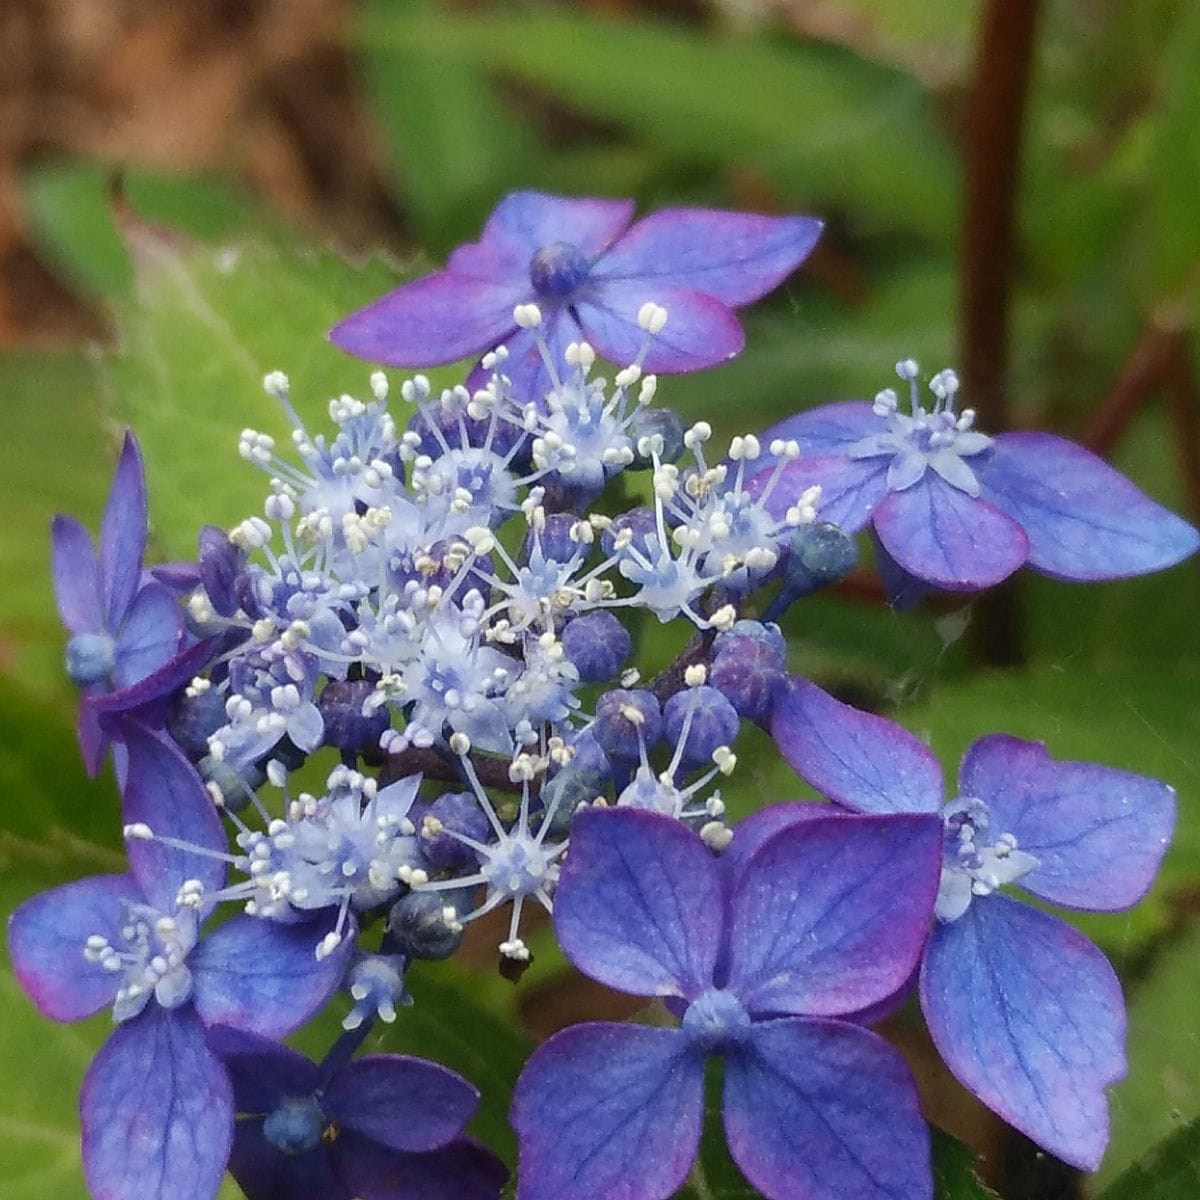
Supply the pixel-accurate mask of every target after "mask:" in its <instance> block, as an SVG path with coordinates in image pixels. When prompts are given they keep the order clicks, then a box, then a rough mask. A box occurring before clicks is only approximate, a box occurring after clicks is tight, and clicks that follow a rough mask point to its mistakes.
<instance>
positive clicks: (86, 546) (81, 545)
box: [50, 517, 106, 633]
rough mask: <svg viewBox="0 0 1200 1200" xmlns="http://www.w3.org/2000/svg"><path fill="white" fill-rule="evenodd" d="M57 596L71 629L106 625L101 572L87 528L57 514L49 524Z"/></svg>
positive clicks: (90, 630) (92, 629)
mask: <svg viewBox="0 0 1200 1200" xmlns="http://www.w3.org/2000/svg"><path fill="white" fill-rule="evenodd" d="M50 552H51V561H52V565H53V570H54V598H55V600H56V601H57V603H58V615H59V616H60V617H61V618H62V623H63V624H64V625H65V626H66V627H67V629H68V631H69V632H71V633H99V632H100V631H101V630H103V629H105V628H106V625H105V621H104V614H103V613H102V612H101V611H100V574H99V570H98V568H97V567H96V552H95V550H94V549H93V548H92V539H91V538H90V537H89V536H88V532H87V530H86V529H84V527H83V526H82V525H80V523H79V522H78V521H76V520H75V518H74V517H55V518H54V524H53V525H52V526H51V527H50Z"/></svg>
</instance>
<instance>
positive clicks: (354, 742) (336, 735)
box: [317, 679, 391, 755]
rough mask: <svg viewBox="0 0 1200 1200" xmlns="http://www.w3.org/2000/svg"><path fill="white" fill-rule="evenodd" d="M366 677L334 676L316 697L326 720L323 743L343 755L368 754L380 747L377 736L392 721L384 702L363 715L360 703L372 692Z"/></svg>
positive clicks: (384, 730) (372, 689)
mask: <svg viewBox="0 0 1200 1200" xmlns="http://www.w3.org/2000/svg"><path fill="white" fill-rule="evenodd" d="M374 692H375V685H374V684H373V683H371V682H370V681H369V680H367V679H345V680H339V679H334V680H331V681H330V682H329V683H327V684H326V685H325V689H324V691H322V692H321V695H320V697H319V698H318V699H317V710H318V711H319V712H320V714H321V716H322V717H323V718H324V720H325V745H327V746H334V747H336V748H337V749H338V750H340V751H341V752H342V753H343V754H347V755H359V754H370V753H371V752H372V751H375V750H378V749H379V739H380V738H381V737H382V736H383V735H384V733H385V732H386V730H387V728H388V726H389V725H390V724H391V717H390V713H389V712H388V709H387V706H386V705H380V706H379V707H378V708H376V709H374V710H372V712H371V715H370V716H363V704H364V703H365V702H366V701H367V700H368V699H369V698H370V697H371V696H372V695H373V694H374Z"/></svg>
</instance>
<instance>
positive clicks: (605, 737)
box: [591, 688, 663, 763]
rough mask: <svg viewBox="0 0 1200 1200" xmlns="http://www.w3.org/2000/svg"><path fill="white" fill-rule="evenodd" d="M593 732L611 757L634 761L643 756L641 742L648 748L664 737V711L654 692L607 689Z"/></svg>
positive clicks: (601, 701)
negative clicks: (612, 690)
mask: <svg viewBox="0 0 1200 1200" xmlns="http://www.w3.org/2000/svg"><path fill="white" fill-rule="evenodd" d="M591 732H592V736H593V737H594V738H595V739H596V744H597V745H598V746H599V747H600V749H601V750H603V751H604V753H605V754H606V755H607V756H608V757H609V758H610V759H614V760H615V761H617V762H623V763H635V762H637V761H638V759H639V758H640V757H641V753H640V750H639V744H641V743H644V744H645V747H646V749H647V750H649V749H650V748H651V747H652V746H654V745H656V744H657V743H658V741H659V739H660V738H661V737H662V733H663V721H662V710H661V709H660V708H659V705H658V700H657V699H656V698H655V696H654V694H653V692H646V691H641V690H638V691H625V690H624V689H623V688H618V689H617V690H616V691H614V692H605V694H604V695H603V696H601V697H600V701H599V703H598V704H597V705H596V720H595V723H594V724H593V725H592V727H591ZM639 739H640V740H639Z"/></svg>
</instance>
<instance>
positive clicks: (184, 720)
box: [167, 688, 228, 762]
mask: <svg viewBox="0 0 1200 1200" xmlns="http://www.w3.org/2000/svg"><path fill="white" fill-rule="evenodd" d="M227 720H228V718H227V717H226V715H225V696H224V693H222V692H220V691H218V690H217V689H216V688H209V689H208V690H207V691H204V692H199V693H197V694H196V695H194V696H189V695H187V693H186V692H184V693H181V694H180V695H179V696H177V697H176V699H175V701H174V702H173V703H172V705H171V708H170V711H169V712H168V713H167V732H168V733H169V734H170V735H171V737H172V738H173V739H174V741H175V744H176V745H177V746H178V747H179V748H180V749H181V750H182V751H183V752H184V754H186V755H187V756H188V758H190V759H191V760H192V762H199V761H200V760H201V759H202V758H204V756H205V755H206V754H208V737H209V734H212V733H216V732H217V730H218V729H220V728H221V726H222V725H224V724H225V722H226V721H227Z"/></svg>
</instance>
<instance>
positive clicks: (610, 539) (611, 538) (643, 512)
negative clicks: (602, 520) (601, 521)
mask: <svg viewBox="0 0 1200 1200" xmlns="http://www.w3.org/2000/svg"><path fill="white" fill-rule="evenodd" d="M623 529H629V530H632V531H633V542H634V545H635V546H637V548H638V549H639V550H646V549H647V548H650V547H654V546H656V545H657V544H658V521H657V518H656V517H655V515H654V509H652V508H631V509H630V510H629V511H628V512H624V513H622V514H621V515H620V516H619V517H614V518H613V522H612V524H611V525H610V526H609V527H608V528H607V529H606V530H605V531H604V532H603V533H602V534H601V535H600V546H601V548H602V549H603V551H604V553H605V554H611V553H612V552H613V548H614V545H615V542H616V537H617V534H619V533H620V532H621V530H623Z"/></svg>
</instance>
